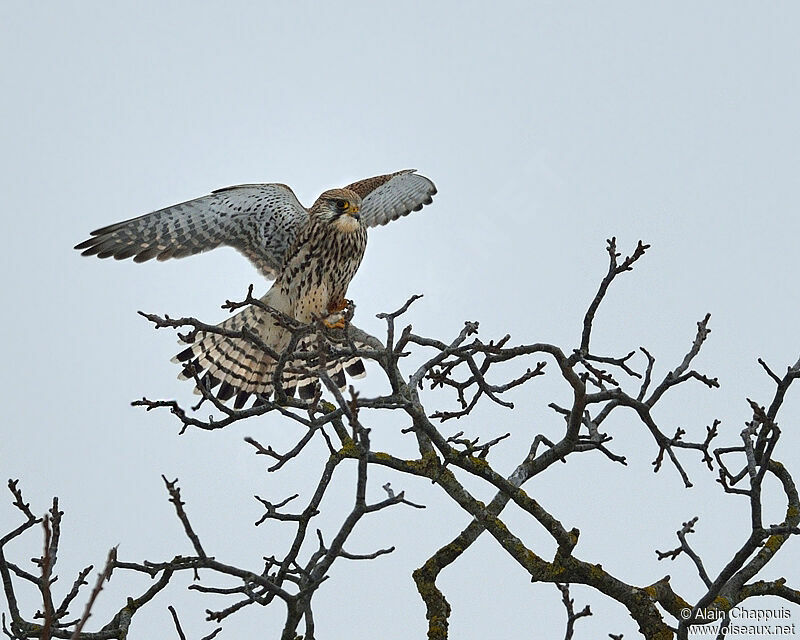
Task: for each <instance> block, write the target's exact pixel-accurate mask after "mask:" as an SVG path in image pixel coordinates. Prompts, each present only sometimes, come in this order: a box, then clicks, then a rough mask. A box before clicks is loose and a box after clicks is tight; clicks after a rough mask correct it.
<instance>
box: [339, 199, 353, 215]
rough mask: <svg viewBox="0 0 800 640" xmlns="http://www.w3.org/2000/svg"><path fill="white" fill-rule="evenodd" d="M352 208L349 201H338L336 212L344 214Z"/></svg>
mask: <svg viewBox="0 0 800 640" xmlns="http://www.w3.org/2000/svg"><path fill="white" fill-rule="evenodd" d="M349 208H350V203H349V202H348V201H347V200H337V201H336V210H337V211H338V212H340V213H344V212H345V211H347V210H348V209H349Z"/></svg>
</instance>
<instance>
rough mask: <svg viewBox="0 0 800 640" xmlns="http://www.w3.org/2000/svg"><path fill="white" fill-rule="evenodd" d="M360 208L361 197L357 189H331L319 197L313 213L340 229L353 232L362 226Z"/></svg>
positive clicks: (344, 231) (312, 209)
mask: <svg viewBox="0 0 800 640" xmlns="http://www.w3.org/2000/svg"><path fill="white" fill-rule="evenodd" d="M360 209H361V197H360V196H359V195H358V194H357V193H356V192H355V191H350V189H331V190H330V191H326V192H325V193H323V194H322V195H321V196H320V197H319V198H317V201H316V202H315V203H314V206H313V207H311V214H312V215H315V216H316V217H317V218H318V219H319V220H322V221H323V222H326V223H328V224H331V225H333V226H334V227H335V228H336V229H337V230H338V231H341V232H343V233H352V232H353V231H357V230H358V229H359V228H360V227H361V217H360V216H359V213H358V212H359V210H360Z"/></svg>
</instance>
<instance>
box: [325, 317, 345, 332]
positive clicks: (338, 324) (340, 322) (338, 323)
mask: <svg viewBox="0 0 800 640" xmlns="http://www.w3.org/2000/svg"><path fill="white" fill-rule="evenodd" d="M322 323H323V324H324V325H325V326H326V327H328V329H344V318H342V317H341V316H340V317H339V318H338V319H337V320H335V321H333V322H331V321H330V320H329V319H328V318H325V319H324V320H323V321H322Z"/></svg>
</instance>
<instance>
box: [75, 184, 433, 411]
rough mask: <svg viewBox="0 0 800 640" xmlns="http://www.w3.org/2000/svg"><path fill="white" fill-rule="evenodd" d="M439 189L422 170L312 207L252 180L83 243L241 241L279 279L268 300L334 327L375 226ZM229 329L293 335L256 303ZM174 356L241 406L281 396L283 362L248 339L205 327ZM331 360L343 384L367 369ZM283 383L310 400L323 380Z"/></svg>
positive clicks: (270, 340) (98, 247) (341, 192)
mask: <svg viewBox="0 0 800 640" xmlns="http://www.w3.org/2000/svg"><path fill="white" fill-rule="evenodd" d="M435 194H436V187H435V186H434V184H433V182H431V181H430V180H429V179H428V178H426V177H424V176H422V175H419V174H418V173H416V172H415V170H414V169H407V170H404V171H398V172H396V173H391V174H387V175H382V176H375V177H373V178H367V179H365V180H360V181H358V182H354V183H353V184H350V185H348V186H346V187H344V188H343V189H331V190H329V191H325V192H324V193H323V194H322V195H321V196H320V197H319V198H317V200H316V202H315V203H314V204H313V205H312V206H311V208H310V209H306V208H305V207H303V205H301V204H300V202H299V201H298V199H297V197H296V196H295V195H294V193H293V192H292V190H291V189H290V188H289V187H288V186H286V185H285V184H277V183H276V184H243V185H238V186H234V187H226V188H224V189H218V190H217V191H213V192H212V193H211V194H210V195H207V196H204V197H202V198H197V199H195V200H190V201H188V202H184V203H182V204H176V205H173V206H171V207H167V208H165V209H160V210H158V211H154V212H152V213H148V214H146V215H143V216H140V217H138V218H133V219H131V220H126V221H124V222H118V223H116V224H112V225H109V226H107V227H103V228H101V229H97V230H96V231H92V232H91V238H89V239H88V240H85V241H84V242H81V243H80V244H78V245H76V246H75V249H77V250H79V251H81V252H82V255H85V256H92V255H96V256H97V257H98V258H110V257H113V258H115V259H117V260H122V259H125V258H133V260H134V261H135V262H145V261H146V260H150V259H152V258H156V259H157V260H166V259H168V258H182V257H185V256H189V255H193V254H196V253H201V252H203V251H209V250H211V249H214V248H216V247H219V246H230V247H234V248H235V249H237V250H238V251H240V252H241V253H243V254H244V255H245V256H246V257H247V258H249V259H250V261H251V262H252V263H253V264H254V265H255V266H256V267H257V268H258V269H259V271H260V272H261V273H262V274H263V275H264V276H265V277H267V278H268V279H275V282H274V283H273V285H272V287H271V288H270V289H269V291H268V292H267V294H266V295H265V296H264V297H263V298H261V301H262V302H263V303H264V305H266V306H268V307H271V308H273V309H275V310H277V311H279V312H281V313H283V314H285V315H287V316H290V317H291V318H294V319H295V320H297V321H298V322H300V323H310V322H312V321H313V320H314V319H315V318H322V319H325V318H328V320H327V321H326V322H327V323H328V326H329V327H330V326H341V323H342V320H341V315H338V316H337V315H336V314H339V313H340V312H341V311H342V310H343V309H344V308H345V307H346V304H347V301H346V300H345V294H346V293H347V287H348V285H349V284H350V280H351V279H352V278H353V276H354V275H355V272H356V270H357V269H358V266H359V264H360V263H361V258H362V257H363V255H364V249H365V248H366V244H367V228H368V227H375V226H377V225H384V224H386V223H387V222H390V221H392V220H396V219H397V218H400V217H402V216H405V215H407V214H408V213H410V212H411V211H419V210H420V209H421V208H422V207H423V206H424V205H426V204H430V203H431V201H432V198H433V196H434V195H435ZM331 319H333V320H331ZM219 327H221V328H223V329H226V330H231V331H241V330H242V329H244V328H247V329H248V330H250V331H252V332H253V333H254V334H255V335H256V336H258V337H259V338H260V339H261V340H262V341H263V342H264V343H265V344H266V345H267V346H269V347H270V348H271V349H273V350H274V351H275V352H277V353H281V352H282V351H283V350H284V349H286V347H287V346H288V345H289V342H290V338H291V332H290V331H289V330H288V329H287V328H285V325H284V324H283V323H279V321H278V320H277V319H276V316H275V315H274V314H271V313H269V312H267V311H265V310H264V309H262V308H260V307H258V306H254V305H251V306H248V307H245V309H244V310H243V311H240V312H239V313H238V314H236V315H234V316H232V317H230V318H228V319H227V320H225V321H224V322H222V323H221V324H220V325H219ZM301 348H302V344H301ZM305 348H306V349H311V347H310V346H309V345H306V346H305ZM173 360H176V361H178V362H182V363H183V366H184V369H183V376H184V377H188V378H195V377H197V378H199V379H200V381H201V384H203V385H204V386H205V388H206V389H208V390H209V391H211V390H213V389H215V388H216V391H214V392H213V393H214V395H216V397H217V398H218V399H219V400H220V401H222V402H226V401H228V400H230V399H231V398H235V399H234V407H235V408H237V409H238V408H241V407H243V406H244V404H245V402H246V401H247V399H248V398H249V397H250V396H256V398H257V400H256V401H257V402H258V396H263V397H268V396H269V395H270V394H271V393H272V380H273V377H274V376H273V374H274V372H275V367H276V361H275V360H274V359H273V358H272V357H270V356H269V355H267V354H266V353H264V351H263V349H259V348H258V347H256V346H255V345H254V344H252V342H250V341H248V340H245V339H242V338H233V337H227V336H222V335H219V334H214V333H202V332H199V333H198V334H197V336H196V338H195V340H194V342H193V343H192V344H191V345H190V346H189V347H188V348H186V349H185V350H184V351H182V352H181V353H179V354H178V355H177V356H176V357H175V358H174V359H173ZM325 366H326V370H327V372H328V374H329V375H330V376H331V378H332V379H333V381H334V382H335V383H336V384H337V385H338V386H339V387H340V388H344V386H345V381H346V378H345V373H344V372H345V371H346V372H347V374H348V375H349V376H350V377H354V378H355V377H361V376H363V375H364V365H363V363H362V362H361V360H360V359H358V358H353V357H350V358H349V359H345V360H344V361H342V360H339V361H337V360H336V359H333V360H332V361H331V360H329V361H328V362H327V363H326V365H325ZM282 386H283V387H284V389H285V390H286V391H287V393H289V394H292V393H294V390H295V388H297V389H299V392H300V397H301V398H308V397H311V396H312V395H313V393H314V389H315V386H316V382H315V379H314V378H313V376H311V375H310V374H309V373H308V371H307V370H306V373H305V374H299V373H295V374H291V373H285V374H284V377H283V380H282ZM217 387H218V388H217Z"/></svg>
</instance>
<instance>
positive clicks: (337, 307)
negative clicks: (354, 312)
mask: <svg viewBox="0 0 800 640" xmlns="http://www.w3.org/2000/svg"><path fill="white" fill-rule="evenodd" d="M351 304H353V302H352V301H351V300H348V299H347V298H342V299H341V300H339V301H338V302H334V301H333V300H331V301H330V302H329V303H328V313H329V314H331V313H339V312H341V311H344V310H345V309H347V307H349V306H350V305H351Z"/></svg>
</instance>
